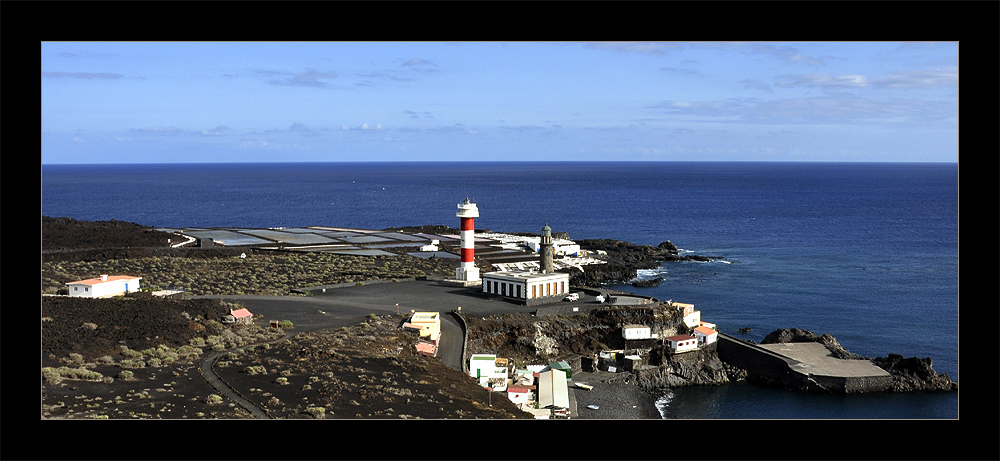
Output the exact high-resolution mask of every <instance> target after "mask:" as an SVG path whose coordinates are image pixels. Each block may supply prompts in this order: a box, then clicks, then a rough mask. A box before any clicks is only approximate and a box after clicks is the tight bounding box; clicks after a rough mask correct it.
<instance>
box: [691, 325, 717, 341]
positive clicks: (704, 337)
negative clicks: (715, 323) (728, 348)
mask: <svg viewBox="0 0 1000 461" xmlns="http://www.w3.org/2000/svg"><path fill="white" fill-rule="evenodd" d="M694 336H695V337H696V338H698V345H699V346H703V345H705V344H712V343H714V342H715V340H717V339H719V332H718V331H715V330H713V329H711V328H709V327H706V326H700V327H698V328H695V329H694Z"/></svg>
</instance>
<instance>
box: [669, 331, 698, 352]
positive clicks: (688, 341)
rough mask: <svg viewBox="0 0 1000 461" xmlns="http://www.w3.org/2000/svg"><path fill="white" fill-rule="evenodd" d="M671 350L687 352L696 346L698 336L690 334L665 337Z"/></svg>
mask: <svg viewBox="0 0 1000 461" xmlns="http://www.w3.org/2000/svg"><path fill="white" fill-rule="evenodd" d="M665 341H666V343H667V347H669V348H670V351H671V352H674V353H678V352H687V351H693V350H695V349H697V348H698V338H695V337H694V336H691V335H676V336H670V337H667V338H665Z"/></svg>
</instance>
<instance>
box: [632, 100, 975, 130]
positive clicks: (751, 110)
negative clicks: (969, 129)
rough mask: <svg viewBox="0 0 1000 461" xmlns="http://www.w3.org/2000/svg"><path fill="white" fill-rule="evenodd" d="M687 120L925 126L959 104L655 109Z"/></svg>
mask: <svg viewBox="0 0 1000 461" xmlns="http://www.w3.org/2000/svg"><path fill="white" fill-rule="evenodd" d="M651 108H653V109H656V110H660V111H662V113H663V114H666V115H676V116H681V117H683V118H684V119H686V120H695V118H701V119H702V120H709V121H718V122H739V123H762V124H826V123H924V122H935V121H943V120H952V119H956V118H957V116H958V107H957V104H954V103H948V102H939V101H923V100H915V99H903V98H893V99H888V100H874V99H865V98H858V97H844V96H841V97H829V96H827V97H813V98H783V99H774V100H764V99H759V98H730V99H725V100H716V101H680V100H671V101H663V102H661V103H659V104H656V105H654V106H651Z"/></svg>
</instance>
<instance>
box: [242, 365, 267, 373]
mask: <svg viewBox="0 0 1000 461" xmlns="http://www.w3.org/2000/svg"><path fill="white" fill-rule="evenodd" d="M243 372H244V373H246V374H248V375H262V374H265V373H267V369H266V368H264V366H263V365H253V366H249V367H246V368H244V369H243Z"/></svg>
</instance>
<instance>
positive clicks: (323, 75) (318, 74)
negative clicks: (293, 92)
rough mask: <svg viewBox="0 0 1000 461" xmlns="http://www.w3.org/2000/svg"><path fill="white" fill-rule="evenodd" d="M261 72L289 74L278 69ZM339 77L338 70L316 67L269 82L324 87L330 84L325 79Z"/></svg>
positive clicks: (265, 73) (266, 73)
mask: <svg viewBox="0 0 1000 461" xmlns="http://www.w3.org/2000/svg"><path fill="white" fill-rule="evenodd" d="M258 73H260V74H264V75H289V73H286V72H276V71H258ZM335 78H337V73H336V72H323V71H318V70H316V69H306V71H305V72H299V73H297V74H291V75H290V76H288V77H285V78H280V79H277V78H276V79H271V80H268V81H267V83H269V84H271V85H282V86H306V87H314V88H324V87H326V86H329V84H328V83H327V82H325V81H324V80H330V79H335Z"/></svg>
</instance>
